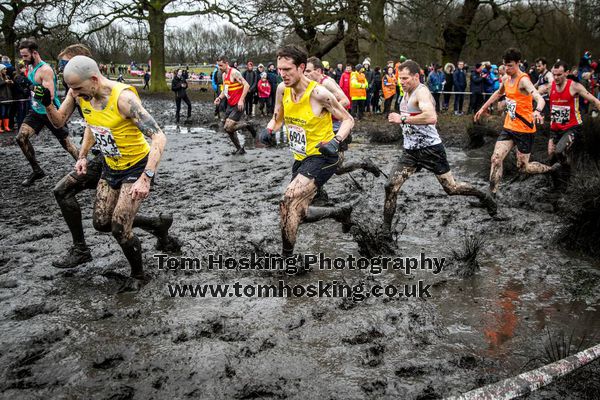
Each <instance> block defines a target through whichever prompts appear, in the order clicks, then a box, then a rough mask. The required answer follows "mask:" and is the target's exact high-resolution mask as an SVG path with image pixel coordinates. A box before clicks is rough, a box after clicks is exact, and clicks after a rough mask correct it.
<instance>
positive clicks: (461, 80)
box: [452, 68, 467, 92]
mask: <svg viewBox="0 0 600 400" xmlns="http://www.w3.org/2000/svg"><path fill="white" fill-rule="evenodd" d="M452 77H453V78H454V90H456V91H457V92H464V91H465V90H466V89H467V75H466V74H465V71H464V70H462V69H458V68H457V69H456V71H454V73H453V74H452Z"/></svg>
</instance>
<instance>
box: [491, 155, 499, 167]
mask: <svg viewBox="0 0 600 400" xmlns="http://www.w3.org/2000/svg"><path fill="white" fill-rule="evenodd" d="M491 162H492V166H493V167H499V166H500V165H502V158H501V157H500V155H499V154H497V153H494V154H492V159H491Z"/></svg>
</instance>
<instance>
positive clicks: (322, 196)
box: [311, 187, 329, 206]
mask: <svg viewBox="0 0 600 400" xmlns="http://www.w3.org/2000/svg"><path fill="white" fill-rule="evenodd" d="M328 204H329V195H328V194H327V192H326V191H325V189H324V188H323V187H318V188H317V193H316V194H315V197H314V198H313V200H312V203H311V205H312V206H325V205H328Z"/></svg>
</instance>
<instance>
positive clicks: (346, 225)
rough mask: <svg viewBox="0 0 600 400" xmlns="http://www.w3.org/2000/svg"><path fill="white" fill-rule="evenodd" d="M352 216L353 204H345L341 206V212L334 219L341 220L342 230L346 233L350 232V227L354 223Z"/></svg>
mask: <svg viewBox="0 0 600 400" xmlns="http://www.w3.org/2000/svg"><path fill="white" fill-rule="evenodd" d="M351 216H352V206H351V205H345V206H341V207H339V214H338V216H337V217H334V219H335V220H336V221H337V222H340V223H341V224H342V232H344V233H348V232H350V228H352V225H354V224H353V223H352V220H351Z"/></svg>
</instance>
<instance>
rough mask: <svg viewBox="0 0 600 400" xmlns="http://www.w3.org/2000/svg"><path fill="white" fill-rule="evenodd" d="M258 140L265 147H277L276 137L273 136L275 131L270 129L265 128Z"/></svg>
mask: <svg viewBox="0 0 600 400" xmlns="http://www.w3.org/2000/svg"><path fill="white" fill-rule="evenodd" d="M258 140H259V141H260V142H261V143H262V144H264V145H265V146H273V145H275V135H273V131H272V130H271V129H269V128H265V129H264V130H263V131H262V132H261V133H260V136H259V137H258Z"/></svg>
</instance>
